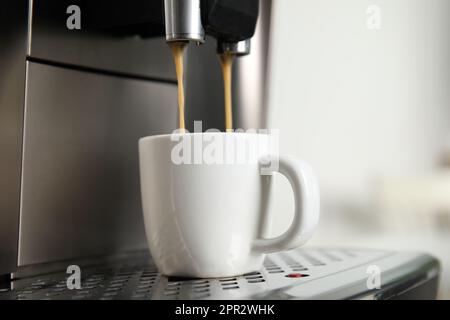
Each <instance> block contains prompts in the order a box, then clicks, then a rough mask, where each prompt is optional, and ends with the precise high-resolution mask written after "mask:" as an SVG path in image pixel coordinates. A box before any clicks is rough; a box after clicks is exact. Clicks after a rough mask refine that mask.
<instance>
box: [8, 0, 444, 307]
mask: <svg viewBox="0 0 450 320" xmlns="http://www.w3.org/2000/svg"><path fill="white" fill-rule="evenodd" d="M270 21H271V1H270V0H261V1H258V0H246V1H240V0H166V1H162V0H155V1H148V0H130V1H127V2H115V1H107V0H71V1H66V0H59V1H52V0H8V1H7V3H6V4H3V9H2V10H1V11H0V43H1V46H0V73H1V74H0V146H1V152H0V177H1V179H0V299H107V300H109V299H186V298H192V299H216V298H221V299H236V298H255V299H266V298H268V299H297V298H307V299H309V298H324V299H328V298H336V299H347V298H373V299H381V298H396V297H426V298H431V297H434V295H435V294H436V287H437V279H438V276H439V264H438V263H437V261H436V260H435V259H434V258H432V257H430V256H427V255H420V254H412V253H394V252H384V251H372V250H369V251H361V250H351V249H347V248H344V249H341V248H333V249H322V248H321V249H311V248H307V249H301V250H295V251H292V252H284V253H279V254H274V255H269V256H268V258H267V259H266V262H265V265H264V269H263V270H260V271H256V272H254V273H251V274H247V275H243V276H240V277H234V278H230V279H173V278H167V277H164V276H163V275H161V274H159V273H158V271H157V270H156V269H155V267H154V266H153V264H152V262H151V257H150V256H149V253H148V249H147V244H146V238H145V234H144V227H143V220H142V209H141V199H140V187H139V166H138V151H137V150H138V149H137V141H138V139H139V138H141V137H144V136H149V135H157V134H168V133H171V132H172V131H173V130H175V129H176V126H177V108H176V105H177V84H176V76H175V71H174V66H173V61H172V59H171V53H170V50H169V48H168V45H167V42H170V41H186V42H190V45H189V48H188V52H187V55H186V59H185V60H186V61H185V63H186V71H185V74H186V79H185V83H186V119H187V121H186V123H187V128H188V130H190V131H192V130H193V123H194V121H195V120H201V121H202V124H203V130H207V129H209V128H217V129H221V130H223V129H224V128H223V127H224V115H223V107H222V106H223V93H222V86H223V84H222V78H221V71H220V67H219V63H218V58H217V54H218V53H224V52H227V53H231V54H235V55H237V56H240V58H239V59H237V62H236V66H235V71H234V79H233V82H234V84H233V90H234V95H233V103H234V108H235V110H234V111H235V112H234V115H235V119H234V122H235V124H236V127H238V128H243V129H246V128H256V129H258V128H265V127H266V117H267V110H266V108H267V106H266V105H265V104H264V101H265V94H266V79H267V65H268V52H269V42H270V41H269V40H270ZM71 265H76V266H79V267H80V269H81V272H82V273H81V275H82V286H81V289H79V290H69V289H68V288H67V287H66V278H67V277H68V275H69V274H68V273H67V272H66V271H67V268H68V266H71ZM372 265H377V266H379V268H380V270H381V275H382V279H383V280H382V284H383V286H382V289H380V288H375V287H373V288H371V287H367V286H366V279H367V270H368V267H369V266H372ZM408 295H409V296H408Z"/></svg>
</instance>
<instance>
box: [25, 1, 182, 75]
mask: <svg viewBox="0 0 450 320" xmlns="http://www.w3.org/2000/svg"><path fill="white" fill-rule="evenodd" d="M30 5H31V7H32V19H31V28H30V32H31V34H30V39H31V40H30V44H29V49H28V55H29V56H30V57H32V58H33V59H42V60H45V61H50V62H57V63H64V64H69V65H76V66H82V67H88V68H95V69H100V70H107V71H110V72H111V71H113V72H120V73H125V74H132V75H137V76H144V77H150V78H155V79H162V80H175V79H176V76H175V71H174V70H175V69H174V67H173V63H172V60H171V53H170V50H169V48H168V46H167V44H166V42H165V40H164V37H163V34H161V37H159V38H148V39H147V38H146V39H142V38H140V37H138V36H133V35H130V36H121V35H116V34H114V33H111V34H105V33H103V32H102V33H100V32H92V31H91V30H88V28H87V27H86V19H85V17H86V16H87V11H88V8H86V6H85V5H86V1H81V0H70V1H69V0H58V1H54V0H30ZM71 5H78V6H79V7H80V10H81V29H80V30H69V29H68V28H67V25H66V21H67V18H68V17H69V16H70V14H67V13H66V12H67V8H68V7H69V6H71ZM127 5H132V4H131V3H129V4H127ZM105 14H107V12H105ZM161 14H162V13H161Z"/></svg>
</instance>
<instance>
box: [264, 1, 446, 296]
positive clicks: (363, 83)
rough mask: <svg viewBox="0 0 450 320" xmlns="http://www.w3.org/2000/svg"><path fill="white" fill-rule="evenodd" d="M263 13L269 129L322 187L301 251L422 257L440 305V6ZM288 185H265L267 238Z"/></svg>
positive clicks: (286, 207)
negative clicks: (338, 249) (432, 266)
mask: <svg viewBox="0 0 450 320" xmlns="http://www.w3.org/2000/svg"><path fill="white" fill-rule="evenodd" d="M273 10H274V13H273V18H272V27H271V28H272V29H271V35H272V36H271V40H270V41H271V42H270V44H271V45H270V64H269V65H270V67H269V71H268V72H269V84H268V86H269V88H268V92H269V96H268V97H267V103H268V110H269V114H268V120H269V127H270V128H274V129H280V141H281V142H280V143H281V145H280V149H281V150H280V152H281V153H289V154H295V155H298V156H300V157H302V158H303V159H305V160H306V161H307V162H309V163H310V164H311V165H312V167H313V168H314V169H315V171H316V173H317V175H318V177H319V181H320V186H321V196H322V202H321V205H322V213H321V214H322V215H321V222H320V227H319V229H318V231H317V233H316V235H315V236H314V238H313V240H312V241H310V243H309V244H308V245H309V246H331V247H333V246H348V247H355V248H356V247H363V248H384V249H396V250H397V249H399V250H412V251H425V252H429V253H431V254H434V255H436V256H437V257H439V259H440V260H441V263H442V266H443V276H442V279H441V287H440V293H439V297H440V298H447V299H448V298H450V36H449V35H450V1H448V0H428V1H424V0H395V1H392V0H373V1H368V0H340V1H333V0H281V1H280V0H275V1H273ZM289 188H290V186H289V184H288V183H287V181H284V178H282V177H277V178H276V186H275V188H274V189H275V195H274V201H272V205H273V210H274V212H275V214H274V216H275V217H276V218H274V221H273V222H274V226H273V232H274V234H279V233H281V232H282V231H283V230H285V229H286V228H287V226H288V225H289V223H290V221H291V218H292V216H291V215H290V214H289V213H291V212H293V199H292V193H291V192H289V191H290V190H289ZM280 217H281V218H280Z"/></svg>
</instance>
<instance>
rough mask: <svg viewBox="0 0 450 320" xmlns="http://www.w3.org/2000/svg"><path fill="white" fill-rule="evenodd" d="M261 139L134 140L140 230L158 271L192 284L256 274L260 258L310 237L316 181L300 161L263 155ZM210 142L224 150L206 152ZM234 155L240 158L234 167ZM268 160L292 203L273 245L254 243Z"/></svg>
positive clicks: (223, 136) (184, 137)
mask: <svg viewBox="0 0 450 320" xmlns="http://www.w3.org/2000/svg"><path fill="white" fill-rule="evenodd" d="M269 140H270V139H268V136H267V135H262V134H249V133H193V134H189V133H187V134H179V135H164V136H152V137H146V138H142V139H141V140H140V141H139V154H140V170H141V191H142V203H143V212H144V222H145V230H146V235H147V240H148V245H149V248H150V252H151V254H152V257H153V259H154V262H155V264H156V266H157V267H158V269H159V270H160V272H162V273H163V274H165V275H170V276H181V277H195V278H215V277H228V276H236V275H241V274H245V273H249V272H253V271H257V270H259V269H260V268H261V267H262V263H263V260H264V255H265V254H266V253H272V252H276V251H282V250H288V249H293V248H296V247H298V246H301V245H303V244H304V243H305V242H306V241H307V240H308V239H309V238H310V237H311V235H312V233H313V231H314V229H315V227H316V225H317V223H318V220H319V189H318V184H317V180H316V178H315V176H314V174H313V172H312V170H311V168H310V167H309V166H308V165H307V164H306V163H304V162H303V161H301V160H298V159H297V158H294V157H286V156H279V157H275V156H274V155H271V154H270V151H269V150H270V146H269V144H270V142H269ZM195 141H197V143H195ZM199 141H202V142H203V143H202V145H199V143H198V142H199ZM211 141H219V142H221V143H224V145H226V146H228V147H227V148H225V151H224V152H222V151H217V150H218V149H217V148H216V149H217V150H215V151H214V150H213V149H214V148H211V144H208V143H207V142H211ZM233 145H240V146H244V148H243V149H242V148H241V149H239V147H238V149H239V150H240V151H239V150H237V149H236V148H234V147H233V148H231V147H230V146H233ZM256 146H258V147H256ZM183 147H184V149H183V151H182V152H180V150H181V149H182V148H183ZM186 150H188V151H186ZM230 150H233V151H234V152H236V155H233V154H232V152H230ZM242 150H245V152H246V153H245V154H246V157H244V158H246V159H247V160H244V161H242V159H241V160H239V161H237V160H236V159H237V158H239V153H242ZM196 151H197V154H196V153H195V152H196ZM198 152H201V153H202V155H201V156H198ZM221 152H222V153H221ZM208 155H209V156H208ZM220 157H221V158H222V159H225V160H224V161H222V162H221V161H220V159H219V158H220ZM227 157H228V158H227ZM250 158H251V160H249V159H250ZM180 159H184V160H186V159H191V162H190V163H189V161H182V160H180ZM217 159H219V161H217ZM268 159H269V160H270V161H272V162H271V164H272V165H273V163H274V162H275V161H276V160H279V161H278V162H277V163H279V170H276V169H269V170H271V171H278V172H279V173H281V174H282V175H284V176H285V177H286V178H287V179H288V180H289V182H290V183H291V185H292V189H293V192H294V199H295V215H294V219H293V222H292V224H291V226H290V227H289V229H288V230H287V231H286V232H285V233H284V234H282V235H281V236H279V237H276V238H273V239H263V238H261V226H262V225H263V224H265V223H266V222H267V221H263V220H266V217H263V213H262V211H263V210H265V208H266V206H267V195H266V192H264V190H266V189H267V186H268V184H269V183H270V179H271V177H270V175H268V176H263V175H261V169H262V163H265V165H264V167H267V166H268V162H267V160H268ZM255 160H256V161H255Z"/></svg>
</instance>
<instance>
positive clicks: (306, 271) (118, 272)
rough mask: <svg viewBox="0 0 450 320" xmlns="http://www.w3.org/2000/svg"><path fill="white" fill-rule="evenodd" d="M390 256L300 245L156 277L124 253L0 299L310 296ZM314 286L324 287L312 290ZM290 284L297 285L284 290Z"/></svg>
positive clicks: (0, 294)
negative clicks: (236, 271) (217, 275)
mask: <svg viewBox="0 0 450 320" xmlns="http://www.w3.org/2000/svg"><path fill="white" fill-rule="evenodd" d="M392 255H393V253H389V252H384V251H360V250H340V249H320V250H318V249H300V250H293V251H288V252H282V253H277V254H271V255H268V256H267V257H266V260H265V261H264V266H263V269H262V270H260V271H256V272H252V273H249V274H245V275H242V276H238V277H230V278H221V279H180V278H173V277H165V276H161V275H160V274H159V273H158V271H157V269H156V268H155V267H154V266H152V264H151V263H150V262H149V259H148V258H142V255H141V256H140V258H138V259H134V260H133V263H131V264H130V263H129V261H130V259H129V258H128V259H126V261H127V263H126V264H120V263H119V264H117V263H115V264H113V265H109V266H105V267H95V268H94V267H85V268H82V269H81V270H82V279H81V289H79V290H77V289H74V290H69V289H68V288H67V277H68V275H67V274H66V273H54V274H51V275H45V276H37V277H29V278H22V279H21V278H19V279H17V280H14V281H13V282H12V288H13V289H11V290H10V289H8V290H3V291H0V299H18V300H29V299H33V300H34V299H44V300H49V299H50V300H54V299H57V300H58V299H75V300H79V299H81V300H84V299H100V300H118V299H119V300H122V299H133V300H147V299H171V300H172V299H174V300H176V299H242V298H311V297H319V296H320V295H321V294H322V295H323V294H324V293H325V292H328V291H332V289H333V288H332V287H326V284H325V283H326V282H323V281H331V282H330V283H333V277H336V275H339V274H343V273H345V272H348V271H349V270H353V272H352V273H353V275H352V276H351V277H350V278H349V279H348V281H349V282H352V281H353V282H354V281H360V282H361V281H365V279H366V277H367V274H366V273H365V272H366V269H367V266H368V265H370V264H374V263H375V262H376V261H378V260H379V261H380V263H381V262H382V260H383V259H386V258H387V257H390V256H392ZM416 257H417V255H416ZM411 259H412V257H411ZM374 261H375V262H374ZM353 278H354V279H353ZM324 284H325V286H324ZM318 286H324V287H323V288H322V289H320V288H319V289H320V290H318ZM290 288H297V290H296V292H290ZM298 288H300V289H304V290H303V291H302V290H300V291H299V290H298ZM291 291H292V290H291ZM348 294H350V293H348ZM343 297H344V296H343Z"/></svg>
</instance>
